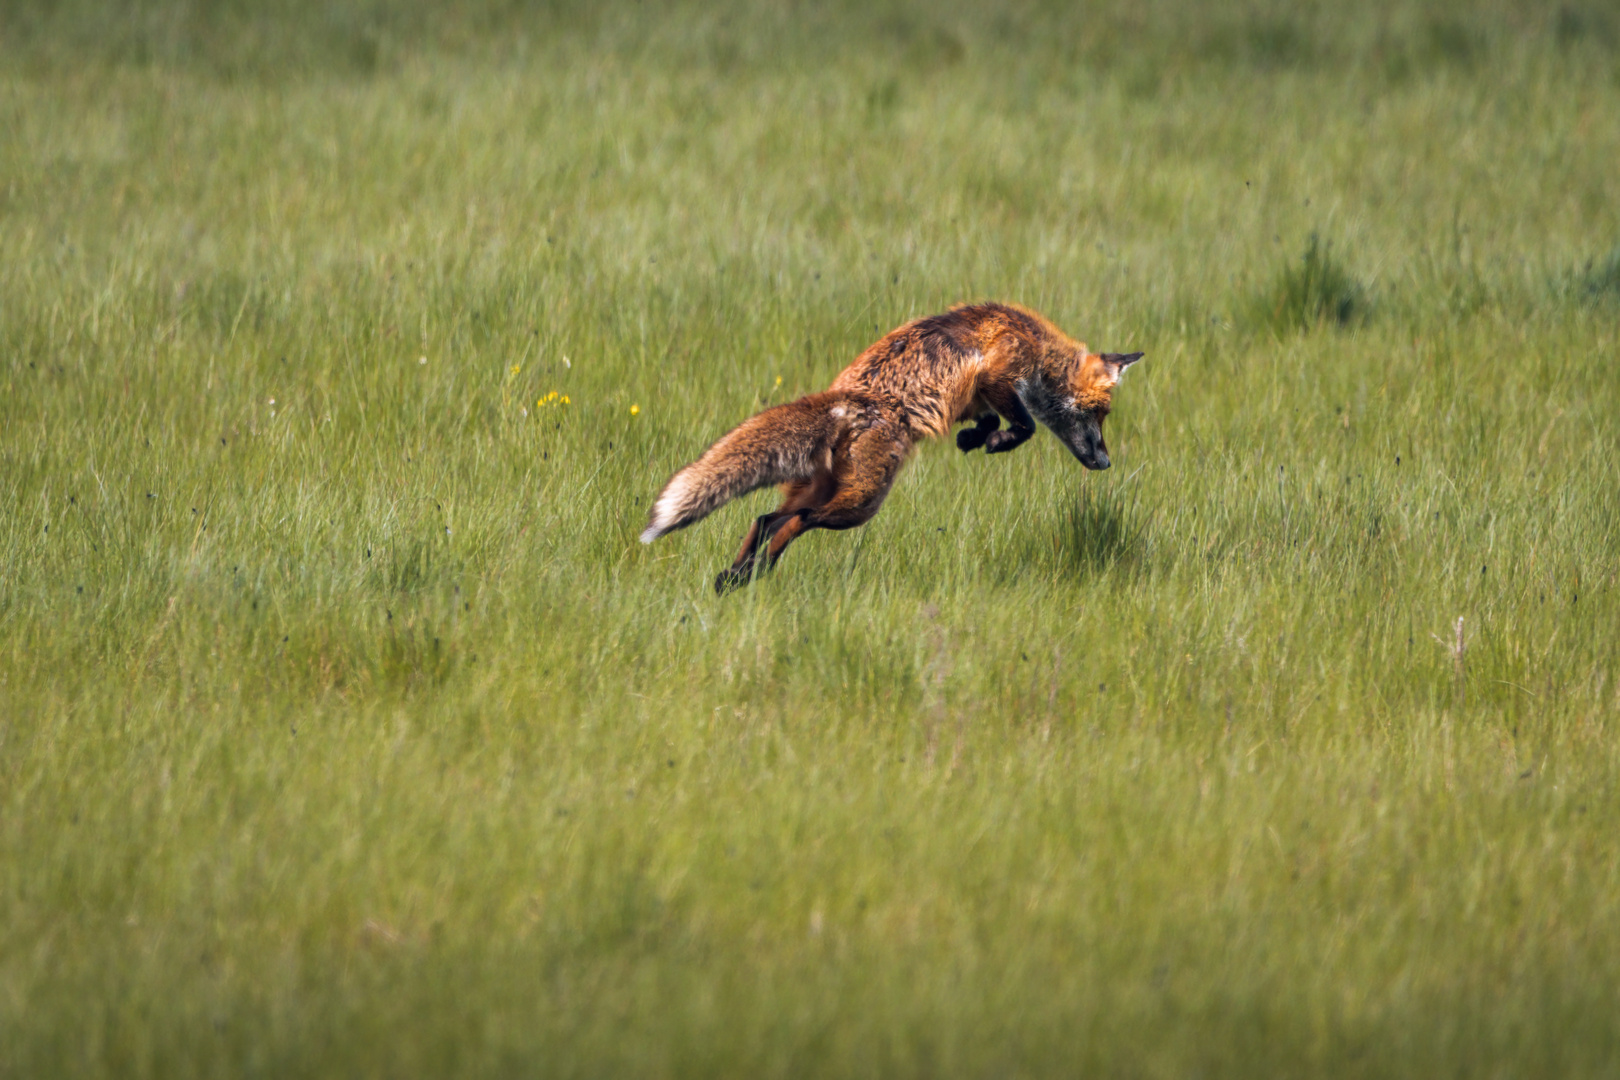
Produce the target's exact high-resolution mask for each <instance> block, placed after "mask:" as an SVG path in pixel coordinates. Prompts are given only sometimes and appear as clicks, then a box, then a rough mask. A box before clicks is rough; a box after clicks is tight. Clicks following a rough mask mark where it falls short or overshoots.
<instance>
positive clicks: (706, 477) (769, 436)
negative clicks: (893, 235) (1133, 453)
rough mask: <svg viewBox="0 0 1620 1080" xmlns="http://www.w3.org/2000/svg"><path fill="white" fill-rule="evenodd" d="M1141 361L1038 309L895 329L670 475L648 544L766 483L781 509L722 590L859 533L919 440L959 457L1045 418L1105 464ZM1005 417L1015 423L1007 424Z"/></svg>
mask: <svg viewBox="0 0 1620 1080" xmlns="http://www.w3.org/2000/svg"><path fill="white" fill-rule="evenodd" d="M1141 358H1142V354H1141V353H1139V352H1134V353H1101V354H1097V353H1093V352H1090V351H1089V350H1088V349H1087V348H1086V347H1085V345H1083V344H1081V343H1080V342H1077V341H1075V340H1073V339H1072V338H1070V337H1068V336H1067V335H1066V334H1064V333H1063V331H1061V330H1059V329H1058V328H1057V327H1055V326H1053V325H1052V324H1051V323H1050V322H1047V321H1046V319H1044V318H1042V317H1041V316H1040V315H1037V314H1036V313H1035V312H1033V311H1029V310H1026V309H1024V308H1020V307H1014V306H1012V305H1009V304H965V305H961V306H959V307H954V308H952V309H951V310H949V311H947V312H945V313H944V314H941V315H930V316H928V317H927V318H924V319H917V320H915V321H913V322H909V323H906V324H905V325H904V326H901V327H898V328H896V329H894V330H891V331H889V332H888V333H887V334H885V335H884V336H883V337H882V338H880V339H879V340H878V341H876V342H875V343H874V344H872V345H871V346H869V347H868V348H867V350H866V351H865V352H863V353H861V355H860V356H858V357H856V358H855V362H854V363H853V364H851V365H849V367H847V368H845V369H844V370H843V371H842V372H841V373H839V376H838V378H836V379H834V380H833V384H832V386H831V387H830V388H828V389H827V390H826V391H825V392H823V393H819V394H810V395H808V396H807V397H802V398H800V399H798V400H797V401H790V402H788V403H787V404H785V405H777V406H775V407H774V408H770V409H766V410H765V411H764V412H762V413H759V414H758V415H756V416H753V417H750V418H749V419H747V420H744V421H743V422H742V423H741V424H739V425H737V427H735V428H733V429H732V430H731V431H730V432H728V433H727V434H726V435H724V436H723V437H721V439H720V440H719V441H718V442H716V443H715V444H714V445H713V446H711V447H709V448H708V449H707V450H705V451H704V452H703V455H702V456H701V457H699V458H698V459H697V460H696V461H694V462H693V463H692V464H690V465H688V466H687V467H686V468H684V469H682V470H680V471H679V472H677V473H676V474H675V475H674V476H672V477H670V478H669V482H668V483H667V484H665V485H664V489H663V491H661V492H659V495H658V499H657V500H656V501H655V502H654V503H653V507H652V516H651V519H650V520H649V521H648V523H647V528H646V530H645V531H643V532H642V534H641V542H642V543H644V544H650V543H652V542H653V541H654V540H656V539H658V538H659V537H660V536H663V535H664V534H665V533H669V532H673V531H675V530H676V529H684V528H685V527H686V526H688V525H690V524H692V523H693V522H694V521H699V520H701V519H703V518H704V517H706V516H708V515H709V514H710V513H711V512H713V511H714V510H716V509H718V508H719V507H721V506H723V505H724V504H726V503H728V502H730V501H731V500H732V499H735V498H736V497H737V496H739V495H744V494H747V493H748V492H750V491H753V490H755V489H757V488H762V487H764V486H765V485H767V484H779V485H781V488H782V505H781V506H779V507H777V508H776V509H775V510H774V511H772V512H771V513H769V514H762V515H761V516H760V517H758V518H756V519H755V520H754V524H753V525H752V526H751V527H750V528H749V530H748V535H747V536H746V537H745V538H744V539H743V545H742V551H741V552H739V553H738V555H737V561H736V562H734V563H732V565H731V567H730V569H728V570H725V571H723V572H722V573H721V574H720V575H719V577H717V578H715V582H714V587H715V591H716V592H725V591H726V590H727V589H729V588H732V587H734V586H737V585H740V584H742V583H743V582H745V581H747V580H748V579H749V577H750V576H751V575H752V573H753V571H754V566H755V563H756V562H757V561H758V560H759V557H760V549H761V547H764V548H765V566H766V567H767V568H768V567H771V566H774V565H775V564H776V560H777V559H780V558H781V557H782V551H783V549H784V548H786V547H787V546H788V544H790V543H792V542H793V540H794V538H795V537H798V536H800V535H802V534H804V533H806V532H808V531H810V530H811V529H852V528H854V527H855V526H857V525H864V524H866V522H868V521H870V520H871V519H872V516H873V515H874V514H876V513H877V512H878V508H879V507H881V506H882V505H883V499H884V497H885V496H887V495H888V494H889V488H890V487H891V486H892V485H893V484H894V478H895V477H896V476H897V475H899V473H900V469H901V466H903V465H904V464H905V463H906V459H907V458H908V457H909V456H910V455H911V451H912V449H913V448H914V447H915V446H916V444H917V443H918V442H921V441H922V440H923V439H926V438H932V437H935V436H942V435H945V434H947V433H948V432H949V431H950V429H951V425H952V424H955V423H962V422H966V421H973V426H972V427H971V428H967V429H965V430H963V431H959V432H957V434H956V445H957V446H958V447H959V448H960V449H961V450H963V451H964V452H966V451H970V450H977V449H978V448H979V447H981V446H982V447H984V451H985V453H987V454H1001V453H1005V452H1006V451H1008V450H1012V449H1014V448H1015V447H1018V446H1020V445H1022V444H1023V443H1025V442H1027V441H1028V440H1029V437H1030V436H1031V435H1033V434H1035V421H1036V420H1039V421H1040V422H1041V423H1043V424H1045V425H1046V426H1047V427H1048V428H1050V429H1051V430H1052V433H1053V434H1054V435H1056V436H1057V437H1058V438H1059V439H1061V440H1062V441H1063V444H1064V445H1065V446H1067V447H1068V448H1069V450H1070V451H1071V452H1072V453H1073V454H1074V456H1075V457H1077V458H1079V459H1080V464H1082V465H1084V466H1085V467H1086V468H1088V469H1106V468H1108V466H1109V460H1108V446H1107V444H1105V443H1104V442H1103V436H1102V424H1103V420H1104V418H1105V417H1107V416H1108V409H1109V406H1110V404H1111V400H1112V397H1113V391H1114V387H1115V386H1117V385H1118V384H1119V380H1120V375H1121V374H1122V373H1123V372H1124V370H1125V369H1126V368H1127V367H1129V366H1130V365H1131V364H1134V363H1135V362H1136V361H1138V360H1140V359H1141ZM1003 418H1005V419H1006V421H1007V424H1008V428H1007V430H1005V431H1002V430H999V429H1000V427H1001V421H1002V419H1003Z"/></svg>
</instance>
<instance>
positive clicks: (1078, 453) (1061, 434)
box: [1048, 413, 1113, 472]
mask: <svg viewBox="0 0 1620 1080" xmlns="http://www.w3.org/2000/svg"><path fill="white" fill-rule="evenodd" d="M1048 426H1050V425H1048ZM1052 430H1053V434H1055V435H1056V436H1057V437H1058V438H1059V439H1061V440H1062V441H1063V445H1064V446H1067V447H1068V448H1069V452H1070V453H1071V454H1073V455H1074V456H1075V457H1076V458H1078V459H1079V461H1080V464H1082V465H1084V466H1085V467H1086V468H1088V469H1095V470H1097V471H1098V472H1101V471H1102V470H1103V469H1106V468H1108V467H1109V466H1110V465H1112V464H1113V462H1111V461H1109V460H1108V444H1107V443H1105V442H1103V436H1102V424H1100V423H1098V422H1097V418H1096V417H1095V416H1093V415H1092V414H1090V413H1081V414H1079V415H1078V416H1075V417H1074V418H1073V420H1072V422H1071V423H1069V424H1066V425H1064V426H1063V427H1062V428H1061V429H1060V428H1053V429H1052Z"/></svg>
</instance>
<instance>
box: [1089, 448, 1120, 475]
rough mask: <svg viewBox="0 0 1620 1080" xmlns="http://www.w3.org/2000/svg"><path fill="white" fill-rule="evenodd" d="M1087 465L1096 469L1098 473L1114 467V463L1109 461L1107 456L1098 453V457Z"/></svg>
mask: <svg viewBox="0 0 1620 1080" xmlns="http://www.w3.org/2000/svg"><path fill="white" fill-rule="evenodd" d="M1086 464H1087V465H1088V466H1089V467H1091V468H1093V469H1096V470H1097V471H1098V472H1102V471H1103V470H1104V469H1106V468H1108V467H1109V466H1110V465H1112V464H1113V462H1112V461H1109V460H1108V455H1107V454H1104V453H1101V452H1098V454H1097V456H1096V457H1094V458H1092V459H1091V460H1090V461H1088V462H1086Z"/></svg>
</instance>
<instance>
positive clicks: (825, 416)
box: [641, 393, 844, 544]
mask: <svg viewBox="0 0 1620 1080" xmlns="http://www.w3.org/2000/svg"><path fill="white" fill-rule="evenodd" d="M843 397H844V395H842V394H832V393H824V394H811V395H810V396H809V397H803V398H800V399H799V400H798V401H790V402H788V403H787V404H786V405H777V406H775V407H773V408H769V409H766V410H765V411H764V412H762V413H760V414H759V415H757V416H752V417H749V418H748V419H747V420H744V421H743V422H742V423H741V424H738V425H737V426H736V427H735V428H733V429H731V431H729V432H727V433H726V434H725V435H724V436H722V437H721V438H720V441H718V442H716V443H715V444H714V445H713V446H711V447H709V448H708V449H707V450H705V451H703V456H702V457H700V458H698V459H697V460H696V461H694V462H692V464H690V465H688V466H687V467H686V468H684V469H682V470H681V471H680V472H678V473H676V474H675V475H674V476H672V477H670V478H669V483H667V484H665V485H664V490H663V491H661V492H659V493H658V498H657V499H656V500H655V501H654V502H653V506H652V514H651V515H650V517H649V519H648V521H647V528H646V529H644V530H643V531H642V533H641V542H642V543H643V544H650V543H652V542H653V541H654V540H656V539H658V538H659V537H660V536H663V535H664V534H665V533H670V532H674V531H675V530H676V529H684V528H686V526H688V525H690V524H692V523H693V522H695V521H701V520H702V519H703V518H705V517H707V516H708V515H709V514H711V513H712V512H714V511H715V510H718V509H719V508H720V507H722V506H724V505H725V504H726V503H728V502H730V501H731V500H732V499H735V498H737V497H738V496H739V495H746V494H748V493H749V492H750V491H754V490H756V489H758V488H762V487H767V486H769V485H771V484H785V483H788V482H789V481H793V480H808V479H810V477H811V476H812V474H813V473H814V472H815V468H816V458H817V456H818V448H820V447H822V446H825V445H826V433H827V431H828V428H829V424H830V423H831V422H833V421H835V420H837V419H840V418H841V417H842V416H843V413H844V410H843V409H842V408H841V407H840V406H839V402H840V401H841V400H842V398H843Z"/></svg>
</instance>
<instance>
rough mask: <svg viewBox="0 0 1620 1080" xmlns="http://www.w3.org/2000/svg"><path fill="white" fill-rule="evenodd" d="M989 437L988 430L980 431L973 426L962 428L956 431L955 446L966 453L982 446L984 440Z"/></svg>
mask: <svg viewBox="0 0 1620 1080" xmlns="http://www.w3.org/2000/svg"><path fill="white" fill-rule="evenodd" d="M989 437H990V433H989V432H988V431H982V430H980V429H979V428H974V427H970V428H963V429H962V430H961V431H958V432H957V433H956V448H957V449H958V450H960V451H962V453H964V454H966V453H969V452H970V451H973V450H977V449H978V448H979V447H981V446H983V445H984V442H985V440H986V439H988V438H989Z"/></svg>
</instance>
